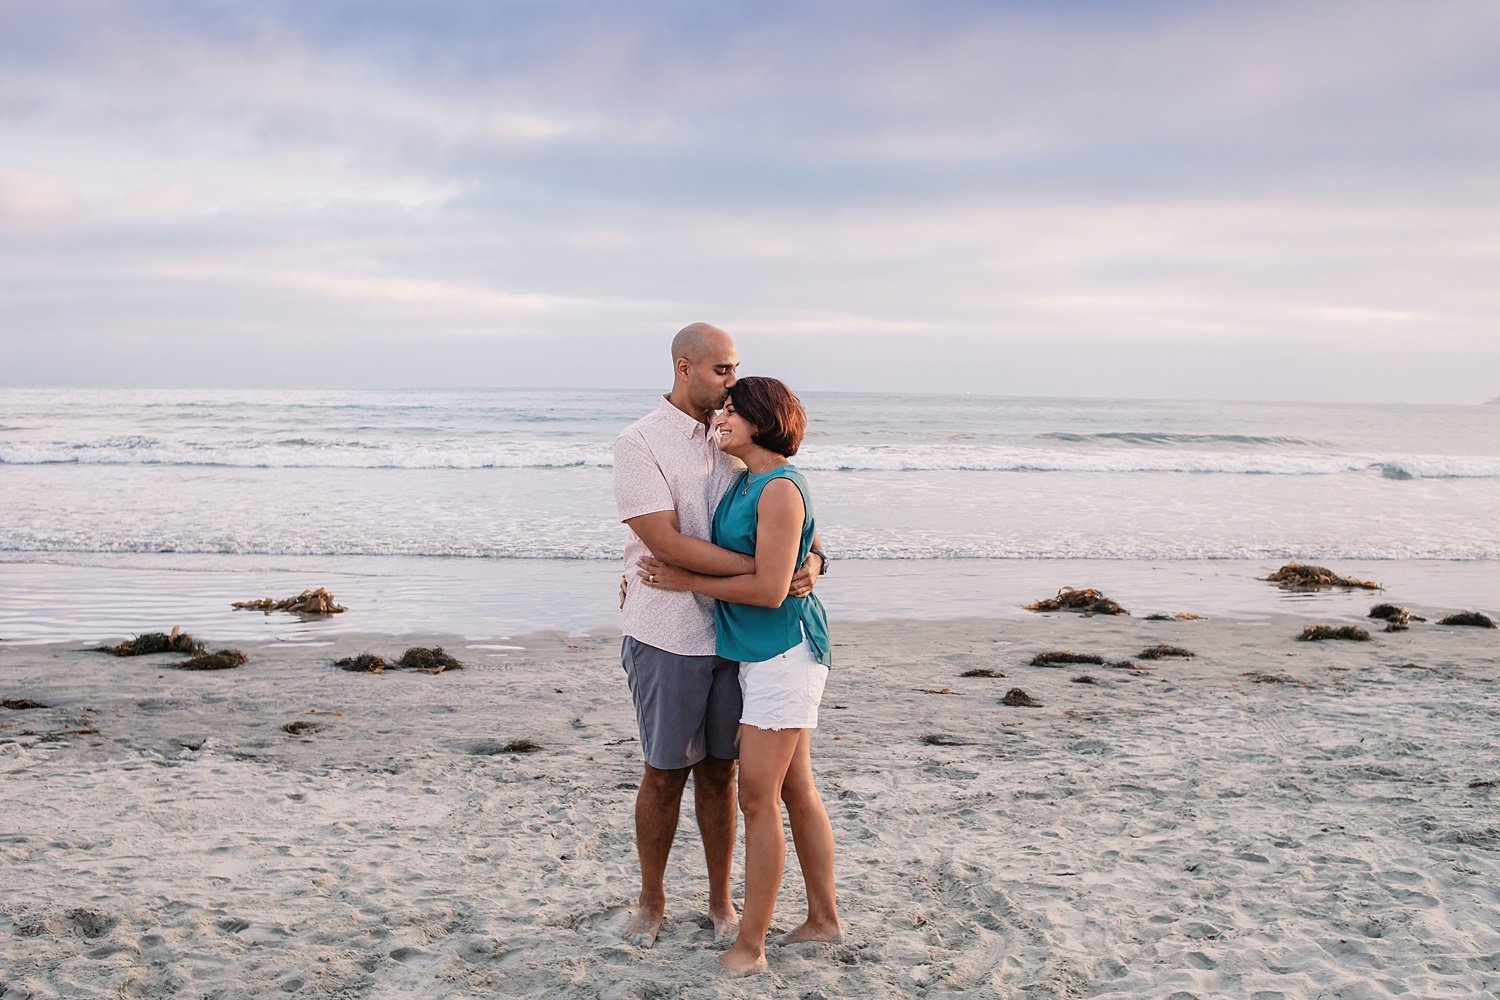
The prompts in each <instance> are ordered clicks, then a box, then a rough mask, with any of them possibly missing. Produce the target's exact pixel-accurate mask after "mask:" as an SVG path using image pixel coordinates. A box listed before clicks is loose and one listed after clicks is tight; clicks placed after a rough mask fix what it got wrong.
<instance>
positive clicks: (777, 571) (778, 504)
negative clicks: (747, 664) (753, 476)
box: [636, 479, 806, 608]
mask: <svg viewBox="0 0 1500 1000" xmlns="http://www.w3.org/2000/svg"><path fill="white" fill-rule="evenodd" d="M755 515H756V526H755V569H754V571H753V572H750V573H742V574H739V575H736V576H708V575H706V574H703V573H694V572H691V571H689V570H686V569H682V568H680V567H678V566H673V565H667V564H665V563H662V562H661V561H660V560H643V561H642V563H641V567H640V569H638V570H637V571H636V572H637V575H638V576H640V578H641V579H642V580H643V581H645V583H646V585H647V586H651V587H659V588H661V589H663V590H691V591H692V592H693V593H695V594H703V595H704V596H706V597H713V598H716V599H718V600H720V601H728V602H730V603H731V604H753V605H756V606H758V607H763V608H776V607H780V606H781V602H782V601H784V600H786V598H787V590H788V588H789V587H790V586H791V583H792V573H793V572H794V571H795V570H796V568H797V547H798V543H799V542H800V541H801V540H802V521H803V518H804V516H805V515H806V508H805V507H804V505H803V502H802V491H801V490H799V489H798V488H797V484H796V483H794V482H792V481H791V480H789V479H773V480H771V481H770V482H769V483H767V484H766V488H765V489H764V490H763V491H762V492H761V495H760V501H759V502H758V503H757V504H756V507H755Z"/></svg>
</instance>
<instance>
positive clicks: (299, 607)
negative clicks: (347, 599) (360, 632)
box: [230, 587, 344, 615]
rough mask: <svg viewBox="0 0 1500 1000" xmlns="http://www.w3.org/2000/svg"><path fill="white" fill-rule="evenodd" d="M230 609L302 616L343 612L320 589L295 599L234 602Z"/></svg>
mask: <svg viewBox="0 0 1500 1000" xmlns="http://www.w3.org/2000/svg"><path fill="white" fill-rule="evenodd" d="M230 607H233V608H242V609H249V610H253V611H264V612H265V613H266V614H270V613H271V612H272V611H292V612H296V613H297V614H304V615H336V614H338V613H340V612H341V611H343V610H344V608H343V607H342V606H341V605H340V604H339V603H338V602H337V601H335V600H334V599H333V595H332V594H330V593H329V592H328V591H326V590H324V589H323V588H322V587H317V588H315V589H313V590H304V591H303V592H302V593H300V594H298V595H297V596H296V597H283V598H282V599H281V600H279V601H278V600H276V599H275V598H272V597H262V598H260V599H259V600H253V601H235V602H233V603H232V604H231V605H230Z"/></svg>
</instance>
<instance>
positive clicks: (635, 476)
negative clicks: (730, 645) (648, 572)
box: [614, 397, 744, 656]
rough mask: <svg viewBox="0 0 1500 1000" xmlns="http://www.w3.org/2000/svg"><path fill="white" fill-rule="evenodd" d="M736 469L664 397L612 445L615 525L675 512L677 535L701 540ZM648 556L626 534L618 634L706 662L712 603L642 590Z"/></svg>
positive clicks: (709, 530) (695, 596)
mask: <svg viewBox="0 0 1500 1000" xmlns="http://www.w3.org/2000/svg"><path fill="white" fill-rule="evenodd" d="M743 468H744V466H743V465H742V464H740V461H739V460H738V459H736V458H732V457H730V456H729V455H726V454H724V453H723V452H721V451H720V450H719V447H718V445H717V444H716V443H715V442H714V439H713V438H712V436H711V435H710V434H709V432H708V428H707V427H705V426H704V425H703V424H701V423H699V422H698V421H697V420H696V419H694V418H693V417H690V416H688V415H687V414H686V413H683V412H682V411H681V410H679V409H678V408H677V407H675V406H673V405H672V404H671V402H670V401H669V400H667V399H666V398H665V397H664V398H663V399H662V402H661V405H660V406H658V407H657V408H656V409H655V410H652V411H651V412H650V413H648V414H646V415H645V416H644V417H642V418H641V419H639V420H637V421H636V422H635V423H633V424H631V425H630V426H629V427H627V428H625V430H624V432H622V433H621V434H620V436H619V437H618V438H616V439H615V466H614V482H615V503H616V505H617V506H618V507H619V510H620V520H622V521H628V520H630V519H631V518H633V517H640V516H641V515H642V514H652V513H655V512H657V511H663V510H674V511H676V512H677V529H678V530H679V531H681V532H682V533H683V534H684V535H692V536H693V537H695V538H702V539H704V540H708V539H709V537H710V535H711V534H712V531H713V518H714V509H715V508H716V507H718V505H719V500H720V498H722V497H723V496H724V493H725V491H726V490H728V489H729V487H730V486H731V485H732V484H733V482H734V479H735V477H736V476H738V475H739V473H740V470H741V469H743ZM647 554H648V550H647V548H646V545H645V543H644V542H642V541H641V540H640V538H639V537H637V536H636V535H635V533H634V532H632V533H631V535H630V540H629V542H627V543H626V545H625V608H624V614H625V620H624V623H623V625H622V630H623V632H624V633H625V634H626V635H628V636H631V637H632V638H634V639H636V640H637V641H639V642H644V643H646V644H647V645H649V646H655V647H656V648H657V649H664V650H666V651H667V652H669V653H676V654H678V655H679V656H708V655H711V654H712V653H713V652H714V602H713V599H712V598H708V597H702V596H700V595H698V594H689V593H686V592H675V591H668V590H656V589H654V588H651V587H648V586H646V585H645V584H644V583H642V582H641V581H640V580H639V579H638V578H637V577H636V575H635V563H636V560H638V559H640V558H641V557H642V556H644V555H647Z"/></svg>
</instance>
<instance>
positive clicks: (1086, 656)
mask: <svg viewBox="0 0 1500 1000" xmlns="http://www.w3.org/2000/svg"><path fill="white" fill-rule="evenodd" d="M1064 663H1089V664H1093V665H1095V666H1098V665H1101V664H1103V663H1104V657H1102V656H1095V655H1094V654H1093V653H1074V652H1072V651H1071V650H1067V649H1064V650H1060V651H1058V652H1056V653H1038V654H1036V655H1035V656H1033V657H1032V658H1031V665H1032V666H1033V667H1056V666H1061V665H1062V664H1064Z"/></svg>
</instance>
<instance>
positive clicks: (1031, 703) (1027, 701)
mask: <svg viewBox="0 0 1500 1000" xmlns="http://www.w3.org/2000/svg"><path fill="white" fill-rule="evenodd" d="M1000 704H1002V705H1012V706H1016V707H1019V708H1041V707H1042V703H1041V702H1039V701H1037V700H1036V699H1035V698H1033V697H1032V696H1031V695H1029V694H1027V693H1026V692H1025V691H1022V690H1021V689H1020V688H1011V689H1010V690H1009V691H1007V692H1005V697H1004V698H1001V699H1000Z"/></svg>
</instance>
